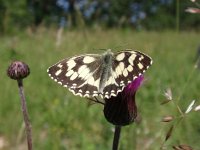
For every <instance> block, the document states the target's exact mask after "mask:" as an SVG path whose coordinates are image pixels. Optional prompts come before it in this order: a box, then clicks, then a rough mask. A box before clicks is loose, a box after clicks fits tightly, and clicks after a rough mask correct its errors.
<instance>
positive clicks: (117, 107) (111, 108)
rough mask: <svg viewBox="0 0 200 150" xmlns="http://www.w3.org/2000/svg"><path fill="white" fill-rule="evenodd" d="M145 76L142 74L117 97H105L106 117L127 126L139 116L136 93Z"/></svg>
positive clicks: (115, 123)
mask: <svg viewBox="0 0 200 150" xmlns="http://www.w3.org/2000/svg"><path fill="white" fill-rule="evenodd" d="M143 79H144V77H143V76H142V75H141V76H139V77H138V78H136V79H135V80H133V81H132V82H131V83H129V84H128V85H127V86H126V87H125V88H124V89H123V91H122V92H120V93H118V95H117V96H116V97H111V98H110V99H105V105H104V115H105V118H106V119H107V120H108V121H109V122H110V123H112V124H114V125H119V126H125V125H128V124H130V123H132V122H133V121H134V119H135V118H136V117H137V106H136V102H135V94H136V91H137V90H138V88H139V87H140V85H141V83H142V81H143Z"/></svg>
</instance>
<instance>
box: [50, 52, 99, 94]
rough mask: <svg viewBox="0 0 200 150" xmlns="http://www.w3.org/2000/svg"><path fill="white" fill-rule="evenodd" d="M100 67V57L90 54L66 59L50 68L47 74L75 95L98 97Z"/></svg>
mask: <svg viewBox="0 0 200 150" xmlns="http://www.w3.org/2000/svg"><path fill="white" fill-rule="evenodd" d="M99 67H100V56H99V55H90V54H88V55H81V56H77V57H72V58H69V59H64V60H62V61H60V62H58V63H57V64H55V65H53V66H51V67H49V69H48V71H47V72H48V73H49V76H50V77H51V78H52V79H53V80H54V81H56V82H58V83H59V84H61V85H62V86H64V87H67V88H69V90H70V91H71V92H73V93H74V94H75V95H80V96H86V97H90V96H91V95H93V94H95V95H96V96H97V95H98V94H97V93H98V84H99V83H98V80H99V77H98V76H97V75H98V73H97V72H99Z"/></svg>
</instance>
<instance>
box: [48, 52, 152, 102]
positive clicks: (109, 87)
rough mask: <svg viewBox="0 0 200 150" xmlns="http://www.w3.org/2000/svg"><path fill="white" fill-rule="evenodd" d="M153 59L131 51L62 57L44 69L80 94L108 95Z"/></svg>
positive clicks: (53, 77)
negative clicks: (62, 58)
mask: <svg viewBox="0 0 200 150" xmlns="http://www.w3.org/2000/svg"><path fill="white" fill-rule="evenodd" d="M151 64H152V59H151V58H150V57H149V56H147V55H145V54H143V53H141V52H139V51H133V50H129V49H127V50H123V51H120V52H117V53H115V54H114V53H112V52H111V50H110V49H109V50H107V51H106V52H105V53H103V54H102V55H98V54H86V55H79V56H75V57H71V58H67V59H64V60H61V61H60V62H58V63H56V64H55V65H53V66H51V67H49V69H48V70H47V72H48V74H49V76H50V77H51V78H52V79H53V80H54V81H56V82H57V83H59V84H61V85H62V86H64V87H67V88H68V89H69V90H70V91H71V92H72V93H73V94H75V95H80V96H82V97H97V96H100V97H102V98H107V99H108V98H110V97H111V96H117V94H118V93H119V92H121V91H122V90H123V88H124V87H125V86H126V85H127V84H128V83H130V82H132V81H133V80H134V79H136V78H137V77H138V76H140V75H141V74H143V73H144V72H145V71H146V70H147V69H148V68H149V66H150V65H151Z"/></svg>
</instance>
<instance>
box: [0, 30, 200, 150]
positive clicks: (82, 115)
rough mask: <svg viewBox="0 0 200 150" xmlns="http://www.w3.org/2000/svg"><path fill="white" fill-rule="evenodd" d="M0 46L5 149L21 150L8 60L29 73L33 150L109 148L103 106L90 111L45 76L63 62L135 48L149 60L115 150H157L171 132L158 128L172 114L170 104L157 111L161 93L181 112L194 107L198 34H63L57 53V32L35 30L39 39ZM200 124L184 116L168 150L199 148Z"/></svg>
mask: <svg viewBox="0 0 200 150" xmlns="http://www.w3.org/2000/svg"><path fill="white" fill-rule="evenodd" d="M0 41H1V43H0V73H1V74H0V96H1V98H0V137H2V138H4V139H5V140H6V143H7V149H11V148H14V149H16V147H19V149H20V150H21V149H26V139H25V135H24V131H23V126H22V122H23V120H22V113H21V108H20V100H19V94H18V88H17V83H16V81H14V80H10V79H9V78H8V77H7V75H6V70H7V67H8V65H9V64H10V62H11V61H12V60H21V61H24V62H26V63H27V64H28V65H29V67H30V69H31V74H30V76H29V77H28V78H26V79H25V80H24V86H25V94H26V97H27V105H28V111H29V113H30V120H31V123H32V130H33V146H34V149H36V150H64V149H67V150H68V149H70V150H77V149H81V150H104V149H105V150H106V149H111V146H112V138H113V126H112V125H111V124H109V123H108V122H107V121H106V120H105V118H104V115H103V111H102V110H103V107H102V106H100V105H98V104H96V105H92V106H88V103H87V100H86V99H84V98H80V97H76V96H74V95H73V94H72V93H70V92H68V90H67V89H65V88H63V87H61V86H59V85H58V84H56V83H55V82H54V81H53V80H51V79H50V78H49V77H48V75H47V73H46V69H47V68H48V67H49V66H51V65H52V64H54V63H56V62H57V61H59V60H61V59H63V58H65V57H70V56H74V55H79V54H82V53H102V52H103V51H104V50H99V49H107V48H111V49H113V51H117V50H122V49H125V48H133V49H136V50H141V51H142V52H145V53H147V54H148V55H150V56H151V57H152V58H153V60H154V63H153V65H152V67H151V68H150V69H149V70H148V71H147V72H146V73H145V78H146V82H145V83H144V84H143V86H142V87H141V88H140V89H139V91H138V92H137V95H136V102H137V106H138V114H139V116H140V117H141V118H142V119H141V122H140V123H137V124H136V123H133V124H132V125H130V126H126V127H124V128H123V129H122V134H121V140H120V149H121V150H135V149H137V150H145V147H146V149H147V150H155V149H159V148H160V146H161V144H162V142H163V141H164V138H165V135H166V132H167V130H168V128H169V127H170V123H161V122H160V120H161V118H162V117H163V116H164V115H177V114H178V112H177V109H176V107H175V106H174V105H173V103H168V104H166V105H162V106H161V105H160V103H161V102H162V100H164V99H165V98H164V96H163V92H164V90H165V89H166V88H168V87H170V88H171V89H172V93H173V98H174V100H178V99H179V98H180V100H179V103H178V105H179V106H180V107H181V108H182V110H183V111H185V109H186V108H187V106H188V105H189V103H190V102H191V101H192V100H193V99H196V100H197V103H199V104H200V101H199V97H200V93H199V89H200V76H199V70H197V69H194V64H195V56H196V49H197V46H198V44H199V33H195V32H181V33H179V34H177V33H174V32H173V31H165V32H134V31H132V30H116V29H115V30H106V31H103V30H90V31H87V30H86V31H84V32H83V31H65V32H64V34H63V38H62V42H61V45H60V46H59V47H56V45H55V43H56V32H55V31H54V30H42V29H41V30H39V31H38V33H37V34H28V33H20V32H19V33H18V34H17V35H12V36H11V35H4V36H3V37H0ZM199 117H200V114H199V112H196V113H194V112H191V113H189V114H188V116H186V118H185V119H184V120H183V121H182V122H181V123H180V124H179V125H178V126H177V127H176V129H175V132H173V134H172V137H171V138H170V139H169V140H168V141H167V142H166V143H165V145H166V146H167V149H172V147H171V146H172V145H177V144H188V145H191V146H192V147H194V148H196V149H198V148H199V147H200V143H199V139H200V125H199ZM4 149H6V148H4Z"/></svg>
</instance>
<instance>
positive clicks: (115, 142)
mask: <svg viewBox="0 0 200 150" xmlns="http://www.w3.org/2000/svg"><path fill="white" fill-rule="evenodd" d="M120 132H121V126H117V125H116V126H115V133H114V139H113V148H112V150H118V145H119V139H120Z"/></svg>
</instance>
